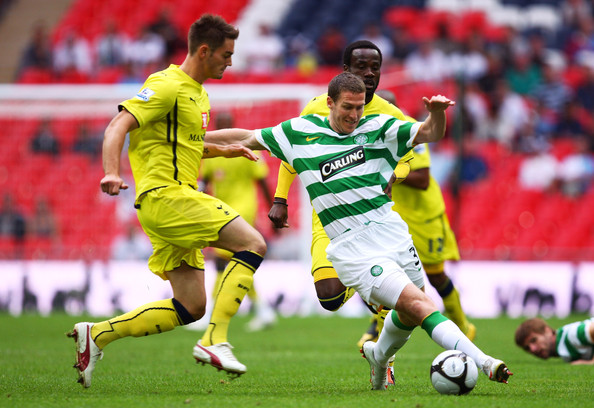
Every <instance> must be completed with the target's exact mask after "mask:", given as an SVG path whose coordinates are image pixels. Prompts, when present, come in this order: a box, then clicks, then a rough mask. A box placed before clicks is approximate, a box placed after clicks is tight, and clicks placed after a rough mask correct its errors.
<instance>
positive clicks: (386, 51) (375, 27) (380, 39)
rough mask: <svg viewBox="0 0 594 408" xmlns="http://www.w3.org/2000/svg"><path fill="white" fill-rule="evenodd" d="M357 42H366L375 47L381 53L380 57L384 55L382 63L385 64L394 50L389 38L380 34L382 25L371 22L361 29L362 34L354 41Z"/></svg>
mask: <svg viewBox="0 0 594 408" xmlns="http://www.w3.org/2000/svg"><path fill="white" fill-rule="evenodd" d="M357 40H367V41H371V42H372V43H374V44H375V45H377V47H378V48H379V49H380V51H381V52H382V56H384V55H385V57H384V58H385V59H384V61H383V63H384V64H386V63H387V62H389V61H388V58H390V57H391V56H392V53H393V51H394V48H393V46H392V40H391V39H390V37H388V36H386V35H384V33H383V32H382V24H381V23H380V22H378V21H372V22H368V23H366V24H365V26H364V27H363V32H362V33H361V35H360V36H359V37H358V38H357V39H356V40H355V41H357Z"/></svg>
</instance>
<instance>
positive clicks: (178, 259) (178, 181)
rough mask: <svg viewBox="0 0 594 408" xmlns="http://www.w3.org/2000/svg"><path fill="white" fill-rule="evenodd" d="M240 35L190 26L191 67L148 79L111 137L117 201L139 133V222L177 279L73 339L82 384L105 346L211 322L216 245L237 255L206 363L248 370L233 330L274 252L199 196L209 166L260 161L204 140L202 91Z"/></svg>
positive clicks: (217, 203)
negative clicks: (167, 290) (222, 160)
mask: <svg viewBox="0 0 594 408" xmlns="http://www.w3.org/2000/svg"><path fill="white" fill-rule="evenodd" d="M238 35H239V31H238V30H237V29H236V28H235V27H233V26H231V25H230V24H227V23H226V22H225V20H223V19H222V18H221V17H219V16H213V15H209V14H205V15H203V16H202V17H201V18H200V19H198V20H197V21H195V22H194V23H193V24H192V26H191V27H190V30H189V34H188V55H187V56H186V58H185V60H184V62H183V63H182V64H181V65H179V66H177V65H170V66H169V67H168V68H167V69H165V70H163V71H160V72H156V73H154V74H152V75H151V76H149V78H148V79H147V80H146V81H145V83H144V85H143V87H142V89H141V90H140V91H139V92H138V94H136V96H135V97H133V98H131V99H128V100H126V101H124V102H122V103H121V104H120V106H119V113H118V114H117V115H116V116H115V117H114V119H113V120H112V121H111V122H110V123H109V125H108V126H107V129H106V130H105V136H104V141H103V168H104V171H105V176H104V177H103V179H102V180H101V189H102V191H103V192H105V193H107V194H109V195H118V194H119V193H120V191H121V190H125V189H127V188H128V186H127V185H126V183H125V182H124V180H123V179H122V178H121V177H120V155H121V151H122V149H123V146H124V142H125V139H126V134H127V133H130V145H129V148H128V154H129V158H130V165H131V167H132V172H133V175H134V180H135V184H136V200H135V207H136V208H137V215H138V219H139V221H140V223H141V225H142V227H143V229H144V231H145V232H146V234H147V235H148V236H149V238H150V240H151V243H152V245H153V254H152V255H151V257H150V258H149V261H148V266H149V269H150V270H151V271H152V272H153V273H155V274H156V275H157V276H159V277H161V278H162V279H164V280H168V281H169V283H170V285H171V288H172V290H173V298H172V299H164V300H159V301H155V302H151V303H148V304H146V305H143V306H140V307H139V308H137V309H135V310H133V311H131V312H128V313H125V314H123V315H121V316H116V317H114V318H112V319H109V320H106V321H102V322H99V323H89V322H81V323H77V324H75V326H74V329H73V330H72V332H70V333H69V336H70V337H73V338H74V339H75V341H76V351H77V363H76V365H75V368H76V369H77V371H78V375H79V382H80V383H81V384H82V385H83V386H84V387H85V388H86V387H90V386H91V376H92V373H93V370H94V368H95V364H96V362H97V361H98V360H99V359H100V358H101V357H102V356H103V351H102V350H103V348H105V346H107V345H108V344H110V343H111V342H113V341H115V340H118V339H120V338H122V337H127V336H134V337H139V336H147V335H150V334H157V333H162V332H165V331H169V330H172V329H174V328H175V327H176V326H180V325H185V324H188V323H191V322H193V321H195V320H197V319H199V318H201V317H202V316H203V315H204V311H205V305H206V293H205V288H204V256H203V254H202V249H203V248H204V247H206V246H213V247H218V248H223V249H226V250H228V251H230V252H232V253H233V257H232V258H231V261H230V262H229V265H228V266H227V270H226V276H225V279H223V280H224V283H223V285H221V287H220V288H219V293H218V295H217V302H216V303H217V304H216V305H215V308H214V310H213V315H212V319H211V324H210V326H209V328H208V330H207V331H206V333H205V337H204V338H203V339H202V340H201V341H199V342H198V344H196V346H195V347H194V352H193V355H194V357H195V358H196V360H197V361H198V362H203V363H208V364H211V365H213V366H215V367H217V368H219V369H223V370H225V371H228V372H230V373H235V374H237V375H240V374H242V373H244V372H245V371H246V368H245V366H244V365H243V364H241V363H240V362H239V361H237V359H236V358H235V356H234V355H233V353H232V352H231V348H232V347H231V345H230V344H229V343H228V342H227V339H226V336H227V326H228V325H229V321H230V319H231V316H233V315H234V314H235V313H236V312H237V309H238V308H239V303H240V302H241V300H242V299H243V297H244V296H245V294H246V292H247V290H248V289H249V288H250V287H251V286H252V281H253V274H254V272H255V270H256V269H257V268H258V266H259V265H260V263H261V262H262V258H263V256H264V255H265V253H266V243H265V242H264V238H263V237H262V235H260V233H259V232H258V231H256V230H255V229H254V228H253V227H252V226H250V225H249V224H248V223H247V222H246V221H245V220H244V219H243V218H241V217H240V216H239V214H238V213H237V212H236V211H235V210H234V209H232V208H231V207H229V206H228V205H227V204H225V203H223V202H222V201H221V200H219V199H216V198H214V197H211V196H209V195H207V194H204V193H202V192H199V191H198V189H197V178H198V169H199V165H200V161H201V159H202V158H207V157H214V156H222V155H223V156H227V157H237V156H244V157H247V158H250V159H253V160H256V159H257V157H256V156H255V155H254V154H253V152H251V151H250V150H249V149H245V148H244V147H242V146H239V145H235V146H227V147H222V146H218V145H215V144H211V143H206V142H205V141H204V136H205V134H206V129H207V126H208V122H209V116H210V103H209V100H208V95H207V93H206V90H205V89H204V87H203V86H202V84H203V83H204V81H205V80H207V79H220V78H222V76H223V72H224V71H225V69H226V68H227V67H228V66H231V56H232V55H233V52H234V46H235V40H236V39H237V37H238Z"/></svg>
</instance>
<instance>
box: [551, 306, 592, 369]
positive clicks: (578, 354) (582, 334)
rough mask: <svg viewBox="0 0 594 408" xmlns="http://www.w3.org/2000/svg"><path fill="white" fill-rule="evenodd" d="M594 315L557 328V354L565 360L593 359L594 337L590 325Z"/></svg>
mask: <svg viewBox="0 0 594 408" xmlns="http://www.w3.org/2000/svg"><path fill="white" fill-rule="evenodd" d="M592 324H594V317H591V318H590V319H587V320H584V321H581V322H574V323H570V324H567V325H565V326H563V327H561V328H560V329H558V330H557V354H558V355H559V357H561V358H562V359H563V360H564V361H567V362H571V361H575V360H592V357H594V339H592V338H590V335H589V333H590V325H592Z"/></svg>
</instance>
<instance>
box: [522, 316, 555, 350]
mask: <svg viewBox="0 0 594 408" xmlns="http://www.w3.org/2000/svg"><path fill="white" fill-rule="evenodd" d="M547 328H550V326H549V325H548V324H547V323H546V322H545V321H544V320H542V319H541V318H538V317H534V318H532V319H528V320H526V321H524V322H523V323H522V324H520V326H519V327H518V328H517V329H516V336H515V337H516V344H517V345H518V346H520V347H523V344H524V342H525V341H526V339H527V338H528V336H530V335H531V334H532V333H537V334H544V333H545V331H546V330H547ZM551 330H553V329H552V328H551Z"/></svg>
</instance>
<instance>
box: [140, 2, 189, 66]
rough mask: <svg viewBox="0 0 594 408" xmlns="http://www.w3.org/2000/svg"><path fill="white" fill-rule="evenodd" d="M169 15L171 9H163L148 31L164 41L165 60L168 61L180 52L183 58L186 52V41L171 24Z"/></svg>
mask: <svg viewBox="0 0 594 408" xmlns="http://www.w3.org/2000/svg"><path fill="white" fill-rule="evenodd" d="M171 15H172V11H171V8H170V7H163V8H162V9H161V11H160V13H159V16H158V17H157V19H156V20H155V21H153V23H152V24H150V26H149V29H150V31H152V32H153V33H155V34H157V35H159V36H161V38H163V40H164V41H165V59H166V60H168V61H170V60H173V59H174V57H175V56H176V55H178V54H179V53H180V52H183V54H184V56H185V54H186V52H187V49H186V48H187V47H186V41H185V39H184V38H183V37H182V36H181V35H180V33H179V30H178V29H177V27H176V26H175V24H174V23H173V21H172V18H171Z"/></svg>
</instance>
